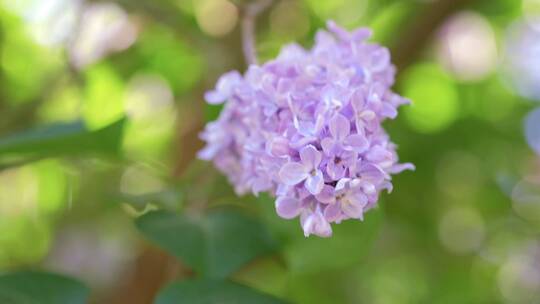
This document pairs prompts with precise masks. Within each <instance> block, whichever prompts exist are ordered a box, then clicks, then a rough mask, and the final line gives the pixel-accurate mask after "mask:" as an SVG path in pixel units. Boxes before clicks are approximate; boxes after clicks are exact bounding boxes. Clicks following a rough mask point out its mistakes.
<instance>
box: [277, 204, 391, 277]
mask: <svg viewBox="0 0 540 304" xmlns="http://www.w3.org/2000/svg"><path fill="white" fill-rule="evenodd" d="M364 218H365V219H364V221H363V222H361V221H355V220H347V221H344V222H342V223H341V224H337V225H333V226H332V229H333V235H332V237H330V238H319V237H313V236H311V237H309V238H306V239H304V240H296V241H295V242H292V243H291V244H290V245H289V246H288V247H287V248H285V257H286V259H287V262H288V264H289V267H290V268H291V271H293V272H296V273H314V272H319V271H323V270H332V269H339V268H344V267H347V266H350V265H353V264H355V263H360V261H361V259H362V258H363V257H364V256H365V255H366V254H367V253H368V252H369V250H370V249H371V246H372V244H373V241H374V240H375V237H376V235H377V232H378V230H379V226H380V222H381V218H382V211H381V210H380V209H375V210H371V211H369V212H368V213H366V214H365V215H364ZM298 229H300V228H298Z"/></svg>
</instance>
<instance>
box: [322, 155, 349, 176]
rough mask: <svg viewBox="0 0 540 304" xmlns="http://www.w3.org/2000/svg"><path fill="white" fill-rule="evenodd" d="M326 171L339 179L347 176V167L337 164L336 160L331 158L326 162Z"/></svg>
mask: <svg viewBox="0 0 540 304" xmlns="http://www.w3.org/2000/svg"><path fill="white" fill-rule="evenodd" d="M326 173H327V174H328V176H330V178H331V179H333V180H338V179H340V178H342V177H343V176H345V167H344V166H343V165H342V164H336V162H335V161H334V160H332V159H331V160H329V161H328V163H327V164H326Z"/></svg>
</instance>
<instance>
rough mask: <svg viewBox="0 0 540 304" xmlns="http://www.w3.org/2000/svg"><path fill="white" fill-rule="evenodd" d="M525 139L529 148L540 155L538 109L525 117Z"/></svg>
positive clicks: (539, 110) (539, 111) (539, 115)
mask: <svg viewBox="0 0 540 304" xmlns="http://www.w3.org/2000/svg"><path fill="white" fill-rule="evenodd" d="M525 137H526V138H527V143H529V146H531V148H532V149H533V150H534V151H536V152H537V153H538V154H540V108H538V109H536V110H534V111H532V112H531V113H530V114H529V115H527V118H526V119H525Z"/></svg>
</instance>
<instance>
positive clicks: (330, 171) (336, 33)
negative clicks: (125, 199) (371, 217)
mask: <svg viewBox="0 0 540 304" xmlns="http://www.w3.org/2000/svg"><path fill="white" fill-rule="evenodd" d="M328 29H329V31H324V30H321V31H319V32H318V33H317V36H316V43H315V45H314V47H313V48H312V49H311V50H305V49H303V48H302V47H300V46H299V45H297V44H291V45H287V46H285V47H284V48H283V49H282V50H281V53H280V54H279V56H278V57H277V58H276V59H275V60H271V61H269V62H267V63H265V64H263V65H262V66H257V65H252V66H250V67H249V69H248V70H247V72H246V73H245V75H244V76H242V75H241V74H240V73H238V72H236V71H233V72H229V73H226V74H224V75H223V76H222V77H221V78H220V79H219V81H218V83H217V86H216V89H215V90H213V91H209V92H207V94H206V96H205V98H206V100H207V101H208V103H210V104H221V103H225V105H224V108H223V111H222V112H221V115H220V117H219V118H218V120H216V121H214V122H211V123H209V124H208V125H207V126H206V129H205V130H204V132H203V133H202V134H201V138H202V139H203V140H204V141H206V143H207V145H206V147H205V148H204V149H203V150H201V151H200V153H199V157H200V158H202V159H205V160H213V161H214V163H215V165H216V167H217V168H218V169H219V170H220V171H222V172H223V173H225V174H226V175H227V177H228V178H229V180H230V182H231V183H232V184H233V185H234V187H235V190H236V192H237V193H238V194H244V193H246V192H249V191H251V192H253V193H254V194H255V195H257V194H258V193H259V192H263V191H268V192H270V193H271V194H272V195H274V196H276V197H277V199H276V202H275V204H276V210H277V213H278V215H279V216H281V217H283V218H286V219H292V218H295V217H297V216H300V222H301V225H302V228H303V230H304V234H305V235H306V236H309V235H310V234H315V235H318V236H322V237H327V236H330V235H331V234H332V229H331V226H330V224H331V223H339V222H340V221H342V220H345V219H349V218H352V219H363V214H364V212H366V211H367V210H368V209H370V208H372V207H374V206H375V204H376V203H377V200H378V196H379V193H380V191H381V190H382V189H386V190H388V191H391V189H392V184H391V182H390V180H391V177H390V175H391V174H394V173H398V172H400V171H403V170H405V169H413V168H414V167H413V166H412V165H411V164H398V158H397V154H396V151H395V148H396V147H395V145H394V144H393V143H392V142H390V140H389V138H388V135H387V134H386V132H385V131H384V129H383V128H382V127H381V123H382V122H383V121H384V120H385V119H386V118H391V119H393V118H395V117H396V116H397V107H398V106H400V105H402V104H405V103H408V100H406V99H404V98H402V97H400V96H399V95H397V94H395V93H393V92H392V91H391V90H390V87H391V86H392V85H393V82H394V74H395V68H394V66H393V65H392V64H391V62H390V54H389V51H388V50H387V49H386V48H383V47H381V46H379V45H376V44H370V43H367V42H366V41H365V40H366V39H367V38H369V36H370V31H369V30H368V29H364V28H362V29H358V30H355V31H353V32H348V31H346V30H344V29H343V28H340V27H338V26H337V25H336V24H334V23H333V22H329V23H328Z"/></svg>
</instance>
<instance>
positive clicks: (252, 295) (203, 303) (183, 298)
mask: <svg viewBox="0 0 540 304" xmlns="http://www.w3.org/2000/svg"><path fill="white" fill-rule="evenodd" d="M155 303H156V304H172V303H174V304H184V303H186V304H217V303H219V304H252V303H257V304H284V303H286V302H284V301H282V300H279V299H277V298H274V297H272V296H270V295H266V294H264V293H260V292H258V291H256V290H253V289H251V288H249V287H246V286H243V285H239V284H236V283H232V282H228V281H223V280H192V281H182V282H175V283H172V284H171V285H169V286H168V287H166V288H165V289H163V290H162V291H161V292H160V293H159V294H158V297H157V299H156V302H155Z"/></svg>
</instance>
